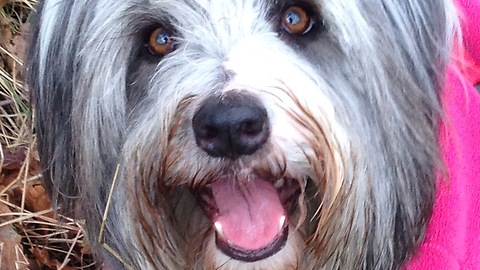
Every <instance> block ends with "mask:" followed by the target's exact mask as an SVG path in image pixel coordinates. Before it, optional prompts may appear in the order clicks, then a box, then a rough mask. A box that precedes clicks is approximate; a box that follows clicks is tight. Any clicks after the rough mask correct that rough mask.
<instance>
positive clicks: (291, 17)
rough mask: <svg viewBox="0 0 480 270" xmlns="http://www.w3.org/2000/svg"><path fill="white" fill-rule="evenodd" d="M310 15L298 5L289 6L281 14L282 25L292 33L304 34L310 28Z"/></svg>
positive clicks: (311, 23)
mask: <svg viewBox="0 0 480 270" xmlns="http://www.w3.org/2000/svg"><path fill="white" fill-rule="evenodd" d="M312 25H313V22H312V19H311V18H310V15H309V14H308V13H307V11H305V9H304V8H302V7H300V6H291V7H289V8H287V9H286V10H285V11H284V12H283V14H282V26H283V28H284V29H285V31H287V32H288V33H290V34H292V35H303V34H306V33H307V32H308V31H310V29H311V28H312Z"/></svg>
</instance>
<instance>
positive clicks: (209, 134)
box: [197, 125, 220, 140]
mask: <svg viewBox="0 0 480 270" xmlns="http://www.w3.org/2000/svg"><path fill="white" fill-rule="evenodd" d="M219 133H220V131H219V130H218V129H217V128H216V127H214V126H212V125H206V126H205V127H204V128H201V129H200V130H199V134H198V135H197V136H199V137H200V138H202V139H205V140H213V139H215V138H216V137H218V134H219Z"/></svg>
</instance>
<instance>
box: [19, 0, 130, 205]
mask: <svg viewBox="0 0 480 270" xmlns="http://www.w3.org/2000/svg"><path fill="white" fill-rule="evenodd" d="M100 4H101V3H100V1H99V2H95V1H58V0H49V1H42V3H41V4H40V5H39V6H38V9H37V10H38V12H37V13H36V14H35V17H34V18H33V19H34V22H33V26H32V31H31V40H30V46H29V52H28V61H27V65H26V66H27V73H28V75H27V80H28V85H29V89H30V93H31V100H32V103H33V109H34V121H35V132H36V134H37V136H38V146H39V153H40V158H41V161H42V165H43V168H44V178H45V179H44V182H45V183H46V188H47V190H48V191H49V193H50V194H51V196H52V200H53V201H54V202H58V203H59V204H61V206H62V209H63V210H66V209H68V206H72V204H73V203H74V202H75V200H77V199H81V200H86V201H87V202H88V203H91V204H92V205H97V204H98V203H100V205H101V204H102V203H101V202H102V201H103V200H104V199H105V196H106V193H107V192H108V190H109V185H110V183H111V181H112V177H113V175H114V172H115V168H116V165H117V163H118V159H119V153H120V148H121V138H122V134H123V131H124V121H125V119H124V115H125V113H124V111H125V87H126V86H125V81H126V79H125V77H126V73H127V71H126V69H127V66H128V60H129V55H130V51H129V48H130V44H129V43H128V42H126V41H125V40H123V39H121V37H122V35H125V34H124V33H122V32H121V31H122V29H123V28H122V26H121V25H118V24H116V25H115V27H112V26H111V25H112V24H113V23H112V24H109V23H110V22H111V21H114V20H115V18H116V17H115V16H117V17H118V16H120V13H122V11H123V10H121V7H120V6H122V5H123V2H122V3H120V2H119V3H118V5H119V8H118V10H119V11H118V12H112V14H110V15H111V16H110V17H109V18H105V17H103V15H104V14H99V13H97V12H95V11H96V10H98V8H97V6H98V5H100ZM106 20H107V22H105V21H106ZM100 59H101V61H100ZM99 211H102V210H99Z"/></svg>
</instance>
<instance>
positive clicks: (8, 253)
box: [0, 202, 29, 270]
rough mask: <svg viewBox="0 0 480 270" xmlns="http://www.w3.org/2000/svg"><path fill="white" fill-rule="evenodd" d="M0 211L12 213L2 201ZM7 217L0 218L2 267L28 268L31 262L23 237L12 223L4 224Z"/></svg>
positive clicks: (0, 264)
mask: <svg viewBox="0 0 480 270" xmlns="http://www.w3.org/2000/svg"><path fill="white" fill-rule="evenodd" d="M0 213H2V214H7V213H11V211H10V208H8V206H6V205H5V204H4V203H2V202H0ZM4 222H5V219H3V220H0V269H16V270H26V269H28V266H29V263H28V260H27V258H26V257H25V254H23V251H22V250H23V248H22V245H21V240H22V238H21V237H20V235H18V234H17V233H16V232H15V230H14V229H13V227H12V226H11V225H5V224H4Z"/></svg>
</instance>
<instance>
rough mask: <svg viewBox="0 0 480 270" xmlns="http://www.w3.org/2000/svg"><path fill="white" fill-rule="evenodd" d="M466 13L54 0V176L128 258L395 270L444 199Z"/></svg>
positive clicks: (383, 6) (34, 79) (42, 46)
mask: <svg viewBox="0 0 480 270" xmlns="http://www.w3.org/2000/svg"><path fill="white" fill-rule="evenodd" d="M451 6H452V4H451V3H449V2H448V1H447V0H445V1H438V0H406V1H389V0H375V1H365V0H322V1H320V0H315V1H314V0H298V1H297V0H275V1H274V0H231V1H230V0H225V1H223V0H222V1H209V0H180V1H170V0H127V1H113V0H99V1H87V0H83V1H61V0H45V1H43V3H42V4H41V6H40V7H39V13H38V18H37V23H36V24H35V27H34V31H33V32H34V34H33V38H32V45H31V50H30V54H29V56H30V64H29V71H30V73H29V74H30V76H29V83H30V87H31V91H32V97H33V101H34V104H35V107H36V116H35V117H36V132H37V134H38V138H39V140H38V143H39V147H40V153H41V157H42V161H43V164H44V167H45V175H44V177H45V179H46V184H47V187H48V189H49V190H50V192H51V194H52V196H53V197H54V200H55V201H58V202H59V203H60V204H61V206H62V207H64V208H65V209H68V208H69V206H72V205H77V207H75V209H76V211H77V212H78V213H79V214H81V215H82V216H81V217H83V218H85V219H86V223H87V233H88V234H89V237H90V239H91V240H92V242H93V243H95V242H96V241H98V242H100V243H104V245H108V246H109V247H110V248H111V249H109V252H107V251H103V249H102V248H100V247H99V248H98V249H97V252H99V253H103V257H104V258H105V259H106V260H107V261H110V263H111V264H112V265H115V264H116V263H115V261H116V259H114V257H117V259H119V258H120V259H121V261H122V263H124V264H125V265H130V266H133V267H135V268H139V269H153V268H156V269H158V268H162V269H163V268H164V269H184V268H187V269H202V268H205V269H214V268H215V269H261V268H262V267H263V268H265V269H267V268H268V269H298V268H300V269H320V268H322V267H323V268H322V269H324V268H325V269H339V268H340V269H396V268H397V267H399V265H401V264H402V263H404V262H405V261H406V260H407V259H408V256H409V255H410V254H411V252H412V251H414V249H415V247H416V246H417V245H418V242H419V241H420V239H421V236H422V233H423V231H424V227H425V224H426V222H427V220H428V217H429V215H430V212H431V208H432V203H433V198H434V182H435V168H436V167H437V166H438V165H439V163H440V162H439V160H438V157H437V154H438V153H437V142H436V123H437V120H438V117H439V115H440V114H441V110H440V105H439V104H440V101H439V91H438V89H440V88H441V86H442V83H443V74H444V69H445V65H446V62H447V58H448V52H449V50H450V48H449V45H448V44H449V43H450V39H451V34H450V33H452V29H454V25H455V23H454V18H455V16H454V14H453V9H452V7H451ZM107 199H110V200H111V204H109V206H108V207H107V206H106V201H107ZM105 212H107V213H106V214H105V216H106V220H105V221H102V216H103V215H104V213H105ZM101 229H105V230H106V232H105V235H104V237H103V236H102V237H100V238H101V239H99V237H98V233H99V231H100V230H101ZM112 250H113V251H114V252H112ZM263 268H262V269H263Z"/></svg>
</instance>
